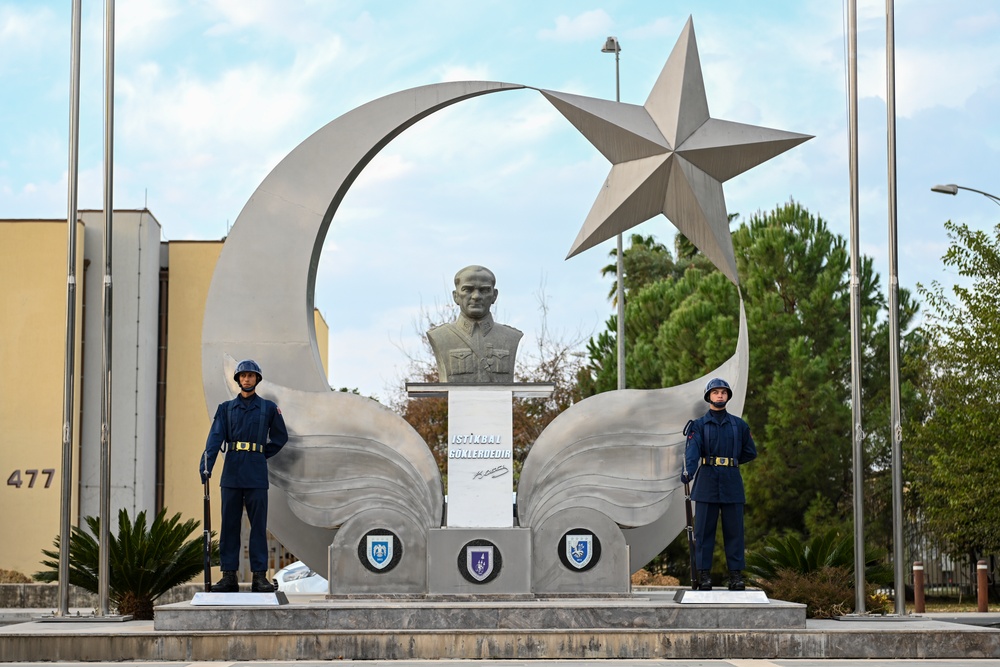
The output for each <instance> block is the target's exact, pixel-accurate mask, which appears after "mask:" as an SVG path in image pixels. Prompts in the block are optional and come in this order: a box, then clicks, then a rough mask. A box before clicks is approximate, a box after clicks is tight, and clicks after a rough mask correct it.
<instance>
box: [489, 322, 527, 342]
mask: <svg viewBox="0 0 1000 667" xmlns="http://www.w3.org/2000/svg"><path fill="white" fill-rule="evenodd" d="M493 328H494V329H496V330H498V331H500V332H501V333H503V334H504V335H505V336H510V337H512V338H514V337H516V338H520V337H521V336H523V335H524V333H523V332H522V331H521V330H520V329H515V328H514V327H512V326H508V325H506V324H500V323H499V322H495V323H494V324H493Z"/></svg>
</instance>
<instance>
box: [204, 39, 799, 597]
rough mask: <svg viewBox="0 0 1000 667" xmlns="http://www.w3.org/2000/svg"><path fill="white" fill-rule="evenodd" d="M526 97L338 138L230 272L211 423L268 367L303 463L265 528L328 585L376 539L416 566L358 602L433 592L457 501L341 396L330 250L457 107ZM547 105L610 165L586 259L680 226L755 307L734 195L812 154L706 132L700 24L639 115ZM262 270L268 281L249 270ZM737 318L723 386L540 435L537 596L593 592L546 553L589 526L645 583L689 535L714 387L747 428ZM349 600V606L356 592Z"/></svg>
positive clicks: (525, 477)
mask: <svg viewBox="0 0 1000 667" xmlns="http://www.w3.org/2000/svg"><path fill="white" fill-rule="evenodd" d="M524 88H527V87H526V86H523V85H520V84H510V83H499V82H489V81H466V82H453V83H439V84H432V85H428V86H422V87H419V88H413V89H410V90H405V91H401V92H398V93H394V94H391V95H388V96H385V97H382V98H379V99H377V100H374V101H372V102H369V103H367V104H365V105H363V106H361V107H358V108H357V109H354V110H352V111H349V112H348V113H346V114H344V115H343V116H340V117H339V118H337V119H335V120H333V121H331V122H330V123H328V124H327V125H325V126H324V127H323V128H321V129H320V130H318V131H317V132H316V133H314V134H313V135H312V136H310V137H309V138H307V139H306V140H305V141H303V142H302V143H301V144H299V146H297V147H296V148H295V149H294V150H293V151H292V152H291V153H289V154H288V156H286V157H285V158H284V159H283V160H282V161H281V162H280V163H279V164H278V165H277V166H276V167H275V168H274V169H273V170H272V171H271V173H270V174H268V176H267V177H266V178H265V179H264V181H263V182H262V183H261V185H260V186H259V187H258V188H257V190H256V191H255V192H254V194H253V195H252V196H251V197H250V199H249V201H248V202H247V204H246V205H245V206H244V208H243V210H242V212H241V213H240V215H239V217H238V218H237V220H236V222H235V224H234V225H233V228H232V230H231V232H230V234H229V237H228V238H227V240H226V243H225V245H224V246H223V249H222V253H221V255H220V257H219V260H218V264H217V266H216V271H215V274H214V276H213V279H212V283H211V286H210V289H209V294H208V298H207V301H206V306H205V319H204V325H203V331H202V377H203V383H204V390H205V400H206V403H207V407H208V410H209V413H211V412H212V410H213V409H214V406H215V405H216V404H218V403H220V402H222V401H225V400H228V399H230V398H232V397H233V396H234V395H235V387H234V386H233V385H232V383H231V378H232V371H233V368H234V367H235V360H236V359H240V358H254V359H256V360H257V361H258V362H259V363H260V364H261V365H262V366H263V368H264V369H265V372H266V377H265V381H264V382H263V383H262V384H261V387H260V393H261V394H262V395H265V396H267V397H269V398H273V399H275V400H277V401H278V402H279V404H280V405H281V406H282V408H283V409H284V412H285V413H286V424H287V425H288V428H289V441H288V444H287V445H286V446H285V449H284V450H283V451H282V454H281V455H280V456H278V457H275V458H274V459H272V460H271V461H270V465H269V468H270V471H269V479H270V482H271V488H270V491H269V494H268V497H269V516H268V529H269V530H270V531H271V532H272V533H273V534H274V535H275V537H277V538H278V539H279V540H280V541H281V542H282V544H284V545H285V546H286V547H287V548H289V549H290V550H291V551H292V552H293V553H295V555H296V556H298V557H299V558H300V559H301V560H303V561H304V562H305V563H306V564H307V565H309V567H311V568H312V569H314V570H317V571H320V572H324V571H328V570H327V562H328V560H327V559H328V555H329V554H332V553H334V550H335V549H336V550H337V553H341V554H350V553H352V550H353V549H354V545H355V544H356V543H357V540H359V539H361V538H362V537H363V535H364V534H365V530H367V529H368V527H370V526H371V525H373V523H379V524H380V525H383V526H384V527H386V528H391V529H392V531H394V532H395V534H396V535H397V537H399V538H400V541H401V543H402V544H403V545H405V546H403V547H401V548H403V549H404V550H406V551H407V553H408V554H409V556H408V558H409V560H410V563H411V564H410V565H408V566H407V567H406V568H402V569H401V572H399V573H396V574H393V576H386V577H384V578H382V579H381V580H380V581H381V582H382V583H381V584H380V586H381V588H378V587H376V588H371V587H369V588H364V585H362V584H360V583H359V584H357V586H358V589H357V590H361V589H364V592H393V591H395V592H417V593H419V592H426V590H427V588H426V576H427V567H426V562H424V561H421V560H420V559H425V560H426V558H427V553H428V549H427V544H428V535H429V534H430V531H432V530H433V529H437V528H440V526H441V512H442V510H443V506H444V498H443V490H442V480H441V475H440V472H439V470H438V468H437V465H436V463H435V461H434V458H433V456H432V454H431V452H430V449H429V448H428V447H427V445H426V443H424V442H423V440H422V439H421V438H420V436H419V435H418V434H417V432H416V431H415V430H414V429H413V428H412V427H411V426H410V425H409V424H408V423H407V422H406V421H405V420H404V419H403V418H402V417H400V416H399V415H396V414H395V413H393V412H392V411H390V410H388V409H387V408H385V407H383V406H382V405H380V404H378V403H377V402H375V401H372V400H370V399H366V398H363V397H360V396H355V395H351V394H346V393H342V392H333V391H331V389H330V387H329V384H328V382H327V380H326V377H325V374H324V372H323V368H322V363H321V361H320V357H319V352H318V346H317V344H316V332H315V329H314V325H313V315H312V313H313V303H314V289H315V280H316V270H317V266H318V264H319V259H320V254H321V251H322V247H323V241H324V240H325V237H326V233H327V230H328V229H329V227H330V222H331V220H332V219H333V216H334V215H335V213H336V211H337V209H338V207H339V206H340V203H341V202H342V201H343V199H344V196H345V195H346V193H347V191H348V189H349V188H350V187H351V185H352V184H353V182H354V181H355V179H356V178H357V176H358V175H359V174H360V173H361V171H362V169H364V167H365V166H366V165H367V164H368V163H369V162H370V161H371V160H372V158H373V157H374V156H375V155H376V154H377V153H378V152H379V151H380V150H381V149H382V148H383V147H384V146H386V145H387V144H388V143H389V142H390V141H391V140H392V139H393V138H395V137H396V136H398V135H399V134H400V133H401V132H402V131H403V130H405V129H406V128H408V127H410V126H411V125H413V124H414V123H416V122H417V121H419V120H420V119H422V118H425V117H426V116H428V115H430V114H432V113H434V112H435V111H438V110H440V109H444V108H446V107H448V106H450V105H452V104H455V103H457V102H461V101H464V100H468V99H471V98H474V97H477V96H480V95H486V94H490V93H496V92H503V91H508V90H519V89H524ZM540 92H541V93H542V94H543V95H544V96H545V97H546V99H548V100H549V101H550V102H551V103H552V104H553V105H554V106H555V107H556V108H557V109H558V110H559V111H560V112H561V113H563V115H565V116H566V117H567V118H568V119H569V120H570V121H571V122H572V123H573V124H574V125H575V126H576V127H577V128H578V129H579V130H580V131H581V132H582V133H583V134H584V135H585V136H586V137H587V138H588V139H590V140H591V141H592V142H593V143H594V145H595V146H596V147H598V149H599V150H601V152H602V153H604V154H605V155H606V156H607V157H608V159H609V160H610V161H611V162H612V163H613V167H612V172H611V174H610V175H609V177H608V181H607V182H606V183H605V187H604V188H603V189H602V192H601V194H600V195H599V196H598V199H597V201H596V202H595V204H594V207H593V209H592V210H591V213H590V215H588V218H587V221H586V222H585V224H584V228H583V229H582V230H581V231H580V234H579V236H578V238H577V240H576V242H575V243H574V246H573V249H572V250H571V255H572V254H576V253H577V252H581V251H582V250H585V249H586V248H589V247H591V246H593V245H594V244H596V243H598V242H600V241H601V240H603V239H604V238H608V237H610V236H611V235H614V234H615V233H618V232H621V231H624V230H625V229H628V228H629V227H631V226H633V225H635V224H638V223H640V222H642V221H643V220H645V219H648V218H649V217H652V216H654V215H658V214H659V213H663V214H664V215H666V216H667V217H669V218H670V219H671V220H672V221H674V222H675V224H677V226H678V227H679V228H681V230H682V231H683V232H684V233H685V234H686V235H687V236H688V238H690V239H691V240H692V241H693V242H694V243H695V244H696V245H697V246H698V247H699V248H700V249H702V251H703V252H704V253H705V255H706V257H708V258H709V259H710V260H711V261H712V262H713V263H714V264H715V265H716V266H717V267H718V268H719V269H720V270H721V271H722V272H723V273H724V274H726V275H727V277H728V278H729V279H730V280H731V281H732V282H733V283H734V284H735V285H737V288H738V277H737V275H736V262H735V257H734V255H733V249H732V243H731V240H730V237H729V229H728V219H727V216H726V211H725V202H724V200H723V197H722V186H721V181H723V180H726V179H727V178H730V177H732V176H734V175H735V174H737V173H740V171H743V170H745V169H748V168H750V167H752V166H754V165H755V164H759V163H760V162H763V161H764V160H766V159H768V158H770V157H773V156H774V155H777V154H778V153H780V152H782V151H784V150H787V149H788V148H790V147H792V146H794V145H796V144H797V143H800V142H801V141H804V140H806V139H808V138H809V137H807V136H806V135H793V134H792V133H785V132H782V131H779V130H769V129H767V128H754V127H751V126H745V125H740V124H735V123H727V122H726V121H717V120H715V119H712V118H709V117H708V107H707V102H706V101H705V99H704V85H703V83H702V82H701V70H700V64H699V63H698V57H697V49H696V46H695V43H694V33H693V26H692V23H691V21H690V20H689V22H688V25H687V26H685V29H684V32H683V33H682V35H681V38H680V39H679V40H678V44H677V46H676V47H675V49H674V51H673V52H672V53H671V55H670V58H669V59H668V61H667V64H666V65H665V66H664V69H663V73H661V75H660V78H659V80H658V81H657V84H656V86H654V89H653V92H652V93H651V94H650V97H649V99H648V100H647V101H646V103H645V105H644V106H642V107H639V106H636V105H626V104H619V103H611V102H607V101H605V100H596V99H593V98H584V97H580V96H574V95H568V94H565V93H559V92H555V91H540ZM247 263H250V264H251V265H252V267H253V270H252V271H249V272H247V271H244V270H243V269H244V267H245V266H246V265H247ZM739 317H740V324H739V341H738V343H737V349H736V352H735V354H734V355H733V357H732V358H730V359H729V360H728V361H727V362H725V363H724V364H723V365H722V366H720V367H719V368H718V369H716V371H714V372H713V373H710V374H708V375H706V376H705V377H704V378H700V379H698V380H694V381H692V382H689V383H687V384H684V385H680V386H677V387H670V388H666V389H658V390H648V391H639V390H622V391H613V392H608V393H605V394H600V395H597V396H593V397H590V398H588V399H586V400H584V401H581V402H579V403H577V404H576V405H574V406H572V407H571V408H569V409H568V410H566V411H565V412H563V413H562V414H561V415H560V416H559V417H558V418H556V419H555V420H554V421H553V422H552V423H551V424H550V425H549V426H548V427H547V428H546V429H545V430H544V431H543V432H542V434H541V435H540V436H539V438H538V440H537V441H536V442H535V443H534V445H533V446H532V448H531V450H530V452H529V455H528V457H527V459H526V460H525V464H524V468H523V471H522V474H521V478H520V482H519V486H518V517H519V520H520V528H514V529H510V530H524V529H527V530H530V531H531V535H532V538H531V539H532V540H533V544H534V546H533V547H532V554H531V555H530V559H531V568H532V574H531V576H532V580H531V583H532V590H533V591H560V590H577V588H578V586H579V583H578V582H577V581H576V580H572V581H570V580H568V579H565V578H564V575H562V574H559V573H558V572H557V570H558V569H559V566H558V563H557V562H555V561H553V560H552V559H553V558H554V556H553V553H554V552H555V549H553V548H550V547H551V543H550V542H546V541H545V540H550V539H551V538H552V537H553V536H555V537H556V538H557V539H558V536H559V535H560V534H562V533H563V532H564V531H565V530H572V529H575V528H576V527H577V526H579V525H581V524H582V523H586V522H591V524H592V526H594V528H593V530H594V531H595V536H596V533H597V532H601V534H602V538H601V539H603V540H606V541H607V543H608V546H609V547H611V546H614V548H615V550H616V553H617V554H618V556H617V558H619V559H621V558H622V554H624V551H625V545H626V544H627V545H628V546H629V548H630V549H629V553H630V558H629V562H628V563H626V564H624V565H623V566H622V567H625V566H626V565H627V567H628V571H629V572H631V571H634V570H635V569H638V568H639V567H642V566H643V565H645V564H646V563H647V562H648V561H649V560H650V559H651V558H653V557H654V556H655V555H656V554H657V553H659V552H660V551H661V550H662V549H663V548H664V547H665V546H667V545H668V544H669V543H670V542H671V541H672V540H673V539H674V537H676V536H677V534H679V532H680V531H681V530H682V528H683V523H684V519H683V512H682V504H683V503H682V502H677V500H678V493H677V491H678V488H679V486H680V482H679V479H678V477H679V474H680V470H681V460H682V458H683V446H684V436H683V434H682V430H683V426H684V424H686V423H687V420H688V419H692V418H694V417H696V416H698V415H699V414H701V413H702V412H704V409H705V408H704V403H703V402H702V400H701V396H702V388H703V387H704V383H705V381H706V380H707V379H708V378H710V377H715V376H725V377H727V378H728V379H729V381H730V384H731V385H732V387H733V398H732V401H731V403H730V406H729V407H730V411H732V412H734V413H735V414H740V413H741V412H742V409H743V404H744V400H745V396H746V387H747V369H748V366H749V352H748V350H749V344H748V338H747V326H746V315H745V312H744V308H743V301H742V295H741V297H740V313H739ZM344 536H346V537H344ZM619 547H620V548H619ZM525 557H526V558H527V557H528V556H527V555H525ZM331 560H332V559H331ZM414 561H417V562H414ZM329 571H330V572H331V575H332V572H333V564H332V563H331V565H330V570H329ZM357 571H358V570H357V568H356V569H355V570H354V572H357ZM390 574H392V573H390ZM356 576H357V577H358V579H357V581H359V582H360V581H361V579H362V578H365V577H367V578H368V580H370V575H368V574H364V573H363V572H362V573H361V574H360V575H356ZM561 577H562V578H561ZM348 579H349V578H348ZM331 580H332V576H331ZM351 585H352V584H351V582H350V581H349V580H348V581H346V583H342V586H343V587H342V588H341V589H340V590H343V591H346V592H351V591H350V590H348V589H349V588H350V586H351ZM625 585H626V587H627V577H626V579H625Z"/></svg>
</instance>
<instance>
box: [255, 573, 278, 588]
mask: <svg viewBox="0 0 1000 667" xmlns="http://www.w3.org/2000/svg"><path fill="white" fill-rule="evenodd" d="M250 591H251V592H253V593H273V592H274V584H272V583H271V582H270V581H268V580H267V573H266V572H254V573H253V581H252V582H251V583H250Z"/></svg>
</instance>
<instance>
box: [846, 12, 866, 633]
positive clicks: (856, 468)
mask: <svg viewBox="0 0 1000 667" xmlns="http://www.w3.org/2000/svg"><path fill="white" fill-rule="evenodd" d="M847 22H848V49H847V50H848V53H847V59H848V63H849V64H848V68H847V69H848V86H847V88H848V100H849V107H850V109H849V111H848V126H849V131H848V137H849V149H850V151H849V152H850V156H849V163H850V180H851V239H850V243H851V423H852V426H853V427H852V429H851V436H852V438H851V439H852V450H851V451H852V464H851V465H852V468H853V472H854V596H855V599H854V613H856V614H863V613H864V611H865V508H864V497H865V496H864V463H865V462H864V435H865V434H864V430H863V429H862V428H861V280H860V277H859V276H858V264H859V259H858V258H859V255H860V250H859V241H858V235H859V233H860V226H859V224H858V3H857V0H849V2H848V10H847Z"/></svg>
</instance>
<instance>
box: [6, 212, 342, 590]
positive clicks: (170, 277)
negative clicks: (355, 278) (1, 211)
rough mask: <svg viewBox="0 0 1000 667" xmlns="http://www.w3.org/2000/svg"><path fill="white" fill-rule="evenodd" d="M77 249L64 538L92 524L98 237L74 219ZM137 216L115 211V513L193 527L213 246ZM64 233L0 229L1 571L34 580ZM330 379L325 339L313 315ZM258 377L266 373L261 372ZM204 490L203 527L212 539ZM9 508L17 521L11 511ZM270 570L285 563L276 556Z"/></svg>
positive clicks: (58, 343) (57, 443)
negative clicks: (167, 232) (68, 530)
mask: <svg viewBox="0 0 1000 667" xmlns="http://www.w3.org/2000/svg"><path fill="white" fill-rule="evenodd" d="M79 217H80V224H79V226H78V240H77V251H78V252H77V255H78V259H77V284H78V285H79V287H78V289H77V299H76V302H77V303H76V311H75V312H76V322H77V343H76V362H77V363H76V367H77V368H76V373H75V380H76V389H75V392H74V394H75V403H76V406H75V408H74V410H73V413H74V415H76V416H77V424H76V431H75V435H74V438H73V442H74V452H73V454H74V461H73V469H72V473H71V475H72V488H73V493H72V508H71V517H72V523H73V524H74V525H80V523H81V517H83V516H87V515H92V516H96V515H97V514H98V513H99V501H100V427H101V391H102V381H101V369H102V358H101V357H102V353H103V334H102V330H101V325H102V320H103V305H102V297H103V269H104V250H103V230H104V214H103V212H101V211H81V212H80V216H79ZM160 232H161V228H160V224H159V222H158V221H157V220H156V218H155V217H154V216H153V215H152V214H151V213H150V212H149V211H147V210H138V211H115V214H114V239H113V245H112V249H113V265H112V278H113V289H114V309H113V331H112V364H111V366H112V398H111V406H112V408H111V425H112V429H111V470H112V472H111V478H112V479H111V511H112V515H113V516H112V520H113V521H116V520H117V519H116V517H117V513H118V509H119V508H126V509H127V510H128V512H129V515H130V516H131V517H132V518H133V519H134V518H135V516H136V514H138V512H140V511H143V510H145V511H146V512H147V514H148V515H153V514H155V513H156V512H157V511H158V510H159V509H161V508H163V507H166V508H167V511H168V512H169V513H170V514H171V515H173V514H175V513H178V512H179V513H180V514H181V515H182V517H183V518H184V519H188V518H196V519H198V520H199V521H201V519H202V514H203V496H204V494H203V487H202V485H201V481H200V479H199V476H198V467H197V466H198V457H199V454H200V453H201V451H202V450H203V448H204V445H205V438H206V436H207V434H208V430H209V427H210V425H211V416H210V415H209V414H208V413H207V412H206V408H205V398H204V393H203V391H202V382H201V323H202V319H203V316H204V308H205V298H206V296H207V293H208V288H209V284H210V282H211V279H212V273H213V271H214V269H215V263H216V260H217V259H218V257H219V253H220V252H221V250H222V241H171V242H161V241H160V236H161V234H160ZM66 245H67V230H66V221H65V220H0V285H2V286H3V289H0V323H2V327H0V331H3V338H2V339H0V424H2V425H3V426H2V428H0V472H2V475H3V478H4V479H5V480H6V482H7V483H6V484H5V485H3V487H2V488H0V507H3V508H4V510H5V511H3V512H0V535H5V536H8V537H11V536H17V538H16V539H5V540H4V544H3V546H0V568H5V569H13V570H18V571H20V572H23V573H25V574H29V575H30V574H32V573H34V572H37V571H38V570H40V569H41V565H40V560H41V559H42V557H43V556H42V553H41V550H42V549H43V548H52V541H53V539H54V538H55V536H56V535H57V534H58V531H59V516H60V510H61V506H62V502H61V486H62V481H61V480H62V475H61V473H62V471H61V470H60V468H61V465H62V437H61V430H62V412H63V393H64V360H65V358H66V350H65V348H66V310H67V308H66V299H67V296H66V295H67V261H66ZM315 319H316V334H317V340H318V341H320V356H321V358H322V360H323V365H324V368H326V367H327V363H328V362H327V360H328V349H327V339H328V335H329V329H328V327H327V325H326V322H325V321H324V320H323V318H322V316H321V315H320V314H319V312H318V311H317V312H316V313H315ZM263 370H264V373H265V374H266V373H267V369H266V368H264V369H263ZM215 483H216V481H215V480H213V492H214V493H215V498H216V500H215V502H214V503H213V507H212V509H213V514H214V517H213V520H212V525H213V526H215V527H216V528H217V527H218V526H219V525H220V519H219V503H218V500H217V498H218V496H217V488H218V487H217V486H215ZM14 508H16V510H14V511H11V510H13V509H14ZM272 549H273V555H274V556H275V563H274V565H275V567H277V566H280V565H281V564H282V563H281V562H280V558H281V556H282V555H283V553H282V549H281V548H280V545H277V544H272Z"/></svg>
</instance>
